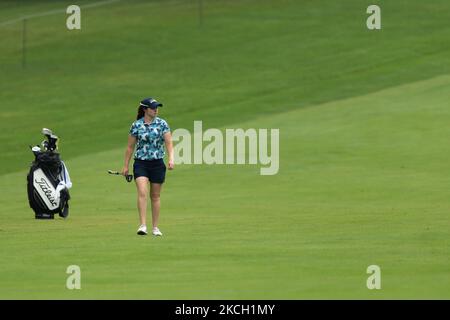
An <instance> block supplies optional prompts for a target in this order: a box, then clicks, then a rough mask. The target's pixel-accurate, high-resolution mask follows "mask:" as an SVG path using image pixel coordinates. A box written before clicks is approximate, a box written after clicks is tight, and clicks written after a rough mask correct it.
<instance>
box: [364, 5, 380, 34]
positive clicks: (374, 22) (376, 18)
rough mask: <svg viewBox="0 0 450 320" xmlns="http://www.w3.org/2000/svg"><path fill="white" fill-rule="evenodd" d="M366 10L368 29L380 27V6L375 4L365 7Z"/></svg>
mask: <svg viewBox="0 0 450 320" xmlns="http://www.w3.org/2000/svg"><path fill="white" fill-rule="evenodd" d="M366 12H367V13H368V14H370V16H369V17H368V18H367V21H366V25H367V29H369V30H380V29H381V8H380V7H379V6H377V5H376V4H372V5H370V6H368V7H367V10H366Z"/></svg>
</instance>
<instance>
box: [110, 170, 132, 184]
mask: <svg viewBox="0 0 450 320" xmlns="http://www.w3.org/2000/svg"><path fill="white" fill-rule="evenodd" d="M108 173H109V174H115V175H119V176H121V175H122V174H121V173H120V172H118V171H114V170H108ZM125 179H126V180H127V181H128V182H131V180H133V175H132V174H127V175H126V176H125Z"/></svg>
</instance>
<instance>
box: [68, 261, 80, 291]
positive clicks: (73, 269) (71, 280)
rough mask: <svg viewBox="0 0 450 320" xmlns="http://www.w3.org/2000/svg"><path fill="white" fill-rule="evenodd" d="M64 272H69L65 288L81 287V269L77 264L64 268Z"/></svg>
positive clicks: (78, 288)
mask: <svg viewBox="0 0 450 320" xmlns="http://www.w3.org/2000/svg"><path fill="white" fill-rule="evenodd" d="M66 273H67V274H70V276H68V277H67V280H66V288H67V289H69V290H74V289H77V290H80V289H81V269H80V267H79V266H77V265H70V266H68V267H67V269H66Z"/></svg>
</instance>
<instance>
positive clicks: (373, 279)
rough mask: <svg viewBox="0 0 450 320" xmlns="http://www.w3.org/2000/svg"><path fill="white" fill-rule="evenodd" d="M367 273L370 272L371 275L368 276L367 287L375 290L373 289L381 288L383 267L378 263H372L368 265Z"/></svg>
mask: <svg viewBox="0 0 450 320" xmlns="http://www.w3.org/2000/svg"><path fill="white" fill-rule="evenodd" d="M366 272H367V274H370V276H369V277H368V278H367V282H366V285H367V289H369V290H373V289H377V290H379V289H381V269H380V267H379V266H377V265H376V264H373V265H370V266H368V267H367V270H366Z"/></svg>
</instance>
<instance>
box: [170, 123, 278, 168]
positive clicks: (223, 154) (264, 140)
mask: <svg viewBox="0 0 450 320" xmlns="http://www.w3.org/2000/svg"><path fill="white" fill-rule="evenodd" d="M172 137H173V141H174V142H175V144H174V145H175V146H174V153H175V164H210V165H211V164H227V165H229V164H253V165H256V164H260V165H262V166H264V167H262V168H260V174H261V175H274V174H277V173H278V170H279V167H280V162H279V159H280V130H279V129H270V130H269V129H254V128H250V129H246V130H244V129H241V128H236V129H225V133H223V132H222V131H221V130H219V129H216V128H210V129H207V130H205V131H203V123H202V121H194V131H193V133H192V134H191V132H190V131H189V130H187V129H182V128H180V129H176V130H174V131H173V133H172ZM176 142H177V143H176Z"/></svg>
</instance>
